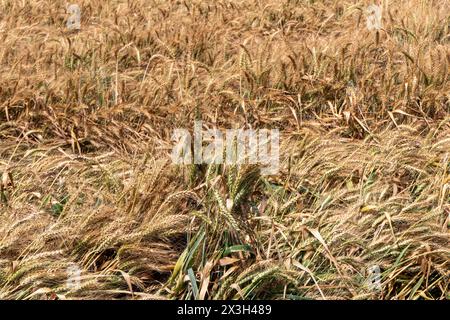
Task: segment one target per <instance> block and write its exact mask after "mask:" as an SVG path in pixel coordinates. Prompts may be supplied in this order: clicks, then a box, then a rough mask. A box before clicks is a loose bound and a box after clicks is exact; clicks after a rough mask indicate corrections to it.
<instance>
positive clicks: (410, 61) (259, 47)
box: [0, 0, 450, 300]
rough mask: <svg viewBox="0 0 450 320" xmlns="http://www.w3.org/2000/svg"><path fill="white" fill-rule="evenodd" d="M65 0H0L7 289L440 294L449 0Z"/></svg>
mask: <svg viewBox="0 0 450 320" xmlns="http://www.w3.org/2000/svg"><path fill="white" fill-rule="evenodd" d="M73 3H75V4H77V5H78V6H79V8H80V9H81V20H80V29H79V30H78V29H69V28H68V27H67V25H66V22H67V19H68V17H69V14H68V12H67V5H68V3H67V2H66V1H61V0H30V1H22V0H0V178H1V180H0V221H1V222H0V299H389V300H391V299H392V300H400V299H427V300H429V299H439V300H442V299H448V298H449V297H450V294H449V275H450V272H449V257H450V249H449V240H450V238H449V226H450V218H449V217H450V1H448V0H411V1H400V0H385V1H378V2H377V1H375V2H371V1H360V0H353V1H350V0H343V1H332V0H317V1H313V0H309V1H308V0H259V1H252V0H234V1H233V0H217V1H212V0H211V1H207V0H114V1H99V0H91V1H88V0H79V1H75V0H74V1H73ZM371 4H377V5H379V6H380V7H381V8H382V27H381V29H379V30H369V29H370V28H368V26H367V23H366V22H367V12H366V11H367V10H366V8H367V7H368V6H369V5H371ZM195 120H201V121H202V123H203V126H204V127H205V128H212V127H217V128H220V129H222V130H226V129H229V128H254V129H279V132H280V152H279V171H278V173H277V174H273V175H263V174H261V168H260V166H258V165H253V164H187V165H176V164H174V163H172V161H171V158H170V154H171V150H172V148H173V144H174V141H173V140H172V134H173V130H174V129H176V128H187V129H189V130H192V128H193V126H194V121H195ZM373 266H376V267H377V268H378V270H379V271H380V273H379V283H378V286H376V287H373V286H371V284H370V283H368V281H367V279H368V275H369V272H368V270H370V268H371V267H373ZM70 270H78V271H77V272H78V273H77V274H78V278H77V281H78V282H77V283H76V285H71V283H70V281H69V282H68V279H70Z"/></svg>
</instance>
